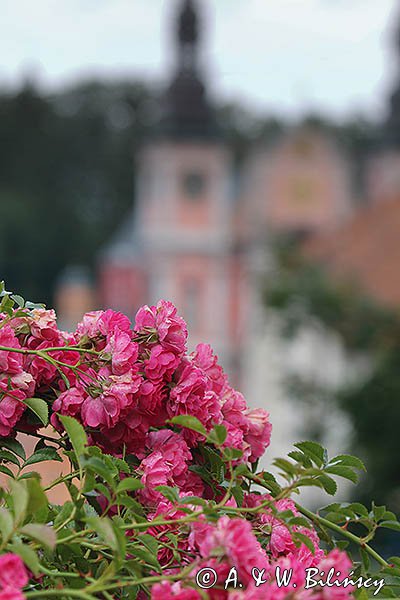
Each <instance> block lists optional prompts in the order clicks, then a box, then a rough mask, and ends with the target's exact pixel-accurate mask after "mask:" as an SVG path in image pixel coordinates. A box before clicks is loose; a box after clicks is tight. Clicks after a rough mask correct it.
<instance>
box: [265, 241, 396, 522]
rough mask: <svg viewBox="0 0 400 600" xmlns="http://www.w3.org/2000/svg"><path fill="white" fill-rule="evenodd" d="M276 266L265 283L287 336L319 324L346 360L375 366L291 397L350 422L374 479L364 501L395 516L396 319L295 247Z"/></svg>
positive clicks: (280, 252) (280, 250)
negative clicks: (334, 387) (336, 411)
mask: <svg viewBox="0 0 400 600" xmlns="http://www.w3.org/2000/svg"><path fill="white" fill-rule="evenodd" d="M277 263H278V267H277V273H276V278H275V280H274V281H272V282H268V288H267V289H266V292H265V301H266V304H267V305H268V306H272V307H274V308H275V309H277V310H279V311H280V312H281V314H282V317H283V323H284V332H285V334H286V335H288V336H291V335H293V334H294V333H295V332H296V331H297V329H298V328H299V327H300V326H301V325H304V324H307V323H315V321H317V322H320V323H322V324H323V325H324V326H326V327H327V328H328V330H332V331H335V332H337V333H338V334H339V335H340V337H341V339H342V340H343V343H344V345H345V348H346V349H347V350H348V352H349V353H352V352H355V353H358V352H362V353H365V354H366V355H367V356H369V357H370V359H371V360H372V366H371V372H370V373H369V374H368V375H367V376H366V377H364V378H363V379H361V380H359V381H357V382H356V383H354V384H352V385H346V386H343V387H342V388H341V389H339V390H338V391H337V392H335V393H332V392H331V391H328V390H325V389H323V388H321V387H316V386H315V384H314V383H313V382H311V381H308V380H307V379H306V378H305V377H296V378H293V379H291V380H289V381H288V386H289V387H290V389H291V391H292V392H293V394H292V395H293V396H294V397H295V398H296V399H297V400H299V401H303V402H306V403H310V404H312V406H314V407H315V408H316V409H317V407H318V406H322V405H325V406H327V405H328V404H329V403H334V404H336V405H337V406H339V407H340V408H341V410H343V411H344V413H346V414H347V415H348V416H349V417H350V420H351V423H352V425H353V432H354V433H353V437H352V439H351V440H350V442H351V444H352V448H353V450H354V452H356V453H357V454H360V455H362V456H363V457H364V459H365V462H366V464H367V467H368V474H369V475H368V477H363V478H362V480H361V485H360V487H359V495H360V496H361V497H362V498H363V499H364V500H365V501H367V500H368V499H370V498H371V497H374V498H376V499H377V500H378V501H379V502H385V503H388V504H390V505H391V506H393V507H394V508H395V509H396V510H398V508H399V499H398V498H399V490H400V475H399V474H400V457H399V453H398V431H399V428H400V405H399V402H398V398H399V396H400V319H399V316H398V314H397V313H395V312H394V311H390V310H389V309H386V308H384V307H382V306H380V305H377V304H375V303H374V302H373V301H372V300H370V299H368V298H366V297H365V296H364V295H362V294H361V293H360V291H359V289H357V288H356V286H355V284H354V283H351V282H343V281H342V282H338V281H336V280H335V281H333V280H332V279H331V278H329V276H328V275H327V274H326V273H325V272H324V271H323V270H321V269H320V268H319V267H316V266H315V265H310V264H309V263H308V262H307V261H305V260H304V258H302V255H301V252H300V251H299V249H298V246H297V244H292V243H289V244H288V243H287V242H284V243H280V244H278V246H277ZM319 429H321V427H320V426H319ZM307 433H308V435H311V434H314V433H315V434H316V433H317V432H310V431H309V432H307ZM345 466H347V465H345ZM341 471H342V473H343V472H344V471H343V469H342V468H341Z"/></svg>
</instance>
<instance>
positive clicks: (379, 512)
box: [372, 502, 386, 521]
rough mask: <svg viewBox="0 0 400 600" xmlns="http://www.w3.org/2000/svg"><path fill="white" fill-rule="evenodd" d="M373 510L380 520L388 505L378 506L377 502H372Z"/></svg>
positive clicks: (376, 517)
mask: <svg viewBox="0 0 400 600" xmlns="http://www.w3.org/2000/svg"><path fill="white" fill-rule="evenodd" d="M372 512H373V513H374V517H375V519H376V520H377V521H380V520H381V519H382V518H383V515H384V514H385V512H386V506H376V504H375V502H372Z"/></svg>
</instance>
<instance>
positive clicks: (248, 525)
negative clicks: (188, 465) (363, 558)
mask: <svg viewBox="0 0 400 600" xmlns="http://www.w3.org/2000/svg"><path fill="white" fill-rule="evenodd" d="M234 504H235V502H232V501H231V502H230V505H231V506H232V505H234ZM267 504H268V506H270V507H269V508H267V507H266V506H265V507H264V508H263V507H262V506H264V505H267ZM243 506H244V507H248V508H254V507H257V506H261V508H260V510H259V512H257V513H254V516H253V517H248V518H242V517H233V518H230V517H228V516H222V517H220V518H219V519H218V520H217V521H216V522H215V523H210V521H207V520H206V519H205V518H204V517H200V518H199V519H198V520H197V521H196V522H194V523H193V524H191V525H190V527H189V532H188V533H187V534H184V535H182V528H179V519H181V518H183V516H184V514H183V513H180V512H179V511H177V510H176V509H174V507H173V506H172V505H171V504H170V503H165V502H164V503H160V505H159V507H158V510H157V516H159V515H160V514H163V516H164V517H167V518H168V519H170V520H174V519H176V521H177V524H176V525H169V526H168V527H164V530H163V531H162V532H160V530H157V531H154V532H152V533H153V535H155V536H156V535H157V536H158V539H160V534H161V533H162V536H161V539H168V535H167V534H168V533H170V534H171V533H174V532H175V533H176V532H179V531H181V534H180V537H179V544H180V548H181V549H182V548H183V549H184V552H185V555H186V556H192V557H193V559H192V560H193V571H192V577H193V579H194V580H196V581H197V582H201V580H202V579H201V575H202V573H204V572H207V573H208V574H211V573H214V575H210V576H211V577H215V575H216V577H215V579H212V581H213V582H215V585H214V586H213V587H209V586H208V585H204V587H207V588H208V589H207V594H208V596H207V597H208V598H209V600H260V599H261V598H263V599H266V600H284V599H287V600H288V599H290V600H307V599H310V600H345V599H348V598H349V597H350V596H351V594H352V591H353V590H354V587H353V586H352V585H348V586H339V585H337V586H332V587H329V588H328V589H326V588H324V587H320V586H315V587H312V588H311V587H310V588H309V589H307V582H306V573H307V569H311V568H316V569H318V572H319V573H320V574H321V578H322V579H323V576H324V575H326V574H328V573H329V571H330V570H332V573H333V575H334V576H336V579H337V577H338V575H339V576H341V578H342V579H344V578H345V577H347V576H348V575H349V573H350V572H351V566H352V565H351V561H350V559H349V558H348V556H347V554H346V553H345V552H341V551H339V550H337V549H335V550H332V551H331V552H330V553H328V554H325V552H324V551H323V550H322V549H321V548H320V547H319V539H318V535H317V533H316V531H315V530H314V529H313V528H312V527H304V526H296V525H294V526H293V527H292V528H289V527H288V525H287V524H286V523H285V521H284V520H283V519H281V518H279V512H283V511H290V512H291V513H292V514H293V515H294V516H299V513H298V511H297V510H296V507H295V504H294V503H293V502H292V501H291V500H289V499H283V500H279V501H277V502H274V501H273V499H272V497H271V496H268V495H266V494H264V495H261V494H260V495H259V494H254V493H251V494H245V497H244V502H243ZM271 507H273V510H272V508H271ZM277 511H278V512H277ZM294 532H297V533H301V534H302V535H304V536H306V538H307V539H308V540H309V541H310V542H311V545H306V544H305V543H300V544H299V543H297V544H296V543H295V540H294V537H293V533H294ZM260 540H263V541H264V543H261V541H260ZM265 542H266V543H265ZM311 548H313V550H311ZM158 558H159V561H160V563H161V564H163V565H166V564H171V555H170V553H168V552H165V550H164V549H162V550H160V552H159V555H158ZM184 565H185V563H184V562H183V566H184ZM232 568H234V569H235V575H234V576H233V575H232V571H231V570H232ZM277 568H278V569H279V571H278V573H280V574H282V573H285V572H287V573H290V578H289V581H288V583H287V584H286V585H282V582H281V581H280V579H279V577H277V576H276V571H277ZM181 569H182V564H181V565H180V566H179V567H177V568H176V571H175V572H176V573H177V574H178V573H179V572H180V570H181ZM254 569H255V571H254ZM169 573H174V569H170V570H169ZM196 575H198V577H199V578H197V579H196ZM206 581H207V583H208V581H209V580H206ZM205 583H206V582H205ZM226 583H228V584H229V583H230V586H229V585H228V587H227V589H225V584H226ZM202 593H203V594H204V590H201V591H200V590H197V589H193V588H188V587H185V586H183V585H182V584H181V583H179V581H178V582H174V583H170V582H168V581H165V582H161V583H159V584H157V585H155V586H153V589H152V599H153V600H172V599H173V598H176V599H179V600H201V598H203V596H202Z"/></svg>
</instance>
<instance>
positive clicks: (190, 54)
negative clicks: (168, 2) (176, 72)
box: [177, 0, 199, 69]
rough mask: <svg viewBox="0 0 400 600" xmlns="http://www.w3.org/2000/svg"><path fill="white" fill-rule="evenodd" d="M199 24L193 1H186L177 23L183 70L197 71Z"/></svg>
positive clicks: (180, 59)
mask: <svg viewBox="0 0 400 600" xmlns="http://www.w3.org/2000/svg"><path fill="white" fill-rule="evenodd" d="M198 38H199V24H198V16H197V12H196V6H195V4H194V2H193V0H186V1H185V2H184V3H183V5H182V7H181V10H180V13H179V18H178V23H177V41H178V53H179V62H180V66H181V68H188V69H195V68H196V60H197V46H198Z"/></svg>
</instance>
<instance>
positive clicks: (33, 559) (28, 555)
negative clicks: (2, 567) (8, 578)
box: [10, 540, 40, 577]
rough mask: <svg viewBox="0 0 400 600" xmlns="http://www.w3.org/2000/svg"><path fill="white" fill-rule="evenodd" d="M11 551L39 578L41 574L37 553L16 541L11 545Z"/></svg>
mask: <svg viewBox="0 0 400 600" xmlns="http://www.w3.org/2000/svg"><path fill="white" fill-rule="evenodd" d="M10 550H11V551H12V552H14V553H15V554H18V556H20V557H21V558H22V560H23V561H24V563H25V564H26V566H27V567H28V569H30V570H31V571H32V573H33V574H34V575H35V577H37V576H38V575H39V573H40V564H39V559H38V556H37V554H36V552H35V551H34V550H33V549H32V548H31V547H30V546H28V545H27V544H23V543H22V542H20V541H19V540H18V541H15V542H13V543H12V544H11V546H10Z"/></svg>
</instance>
